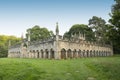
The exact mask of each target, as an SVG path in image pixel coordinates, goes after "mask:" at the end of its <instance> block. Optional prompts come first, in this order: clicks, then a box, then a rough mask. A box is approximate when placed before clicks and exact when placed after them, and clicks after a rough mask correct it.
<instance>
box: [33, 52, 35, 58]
mask: <svg viewBox="0 0 120 80" xmlns="http://www.w3.org/2000/svg"><path fill="white" fill-rule="evenodd" d="M33 58H35V50H33Z"/></svg>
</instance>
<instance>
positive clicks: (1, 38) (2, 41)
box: [0, 35, 20, 57]
mask: <svg viewBox="0 0 120 80" xmlns="http://www.w3.org/2000/svg"><path fill="white" fill-rule="evenodd" d="M9 41H10V42H11V45H14V44H16V43H18V42H20V38H17V37H15V36H6V35H0V57H7V53H8V46H9Z"/></svg>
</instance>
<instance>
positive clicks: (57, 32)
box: [56, 22, 59, 35]
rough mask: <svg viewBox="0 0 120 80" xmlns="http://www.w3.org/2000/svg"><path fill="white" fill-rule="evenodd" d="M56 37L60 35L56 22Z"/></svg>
mask: <svg viewBox="0 0 120 80" xmlns="http://www.w3.org/2000/svg"><path fill="white" fill-rule="evenodd" d="M56 35H59V28H58V22H56Z"/></svg>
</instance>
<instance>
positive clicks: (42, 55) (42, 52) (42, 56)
mask: <svg viewBox="0 0 120 80" xmlns="http://www.w3.org/2000/svg"><path fill="white" fill-rule="evenodd" d="M40 52H41V58H44V51H43V49H41V50H40Z"/></svg>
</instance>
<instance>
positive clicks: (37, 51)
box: [36, 50, 40, 58]
mask: <svg viewBox="0 0 120 80" xmlns="http://www.w3.org/2000/svg"><path fill="white" fill-rule="evenodd" d="M36 52H37V58H39V55H40V53H39V50H37V51H36Z"/></svg>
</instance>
